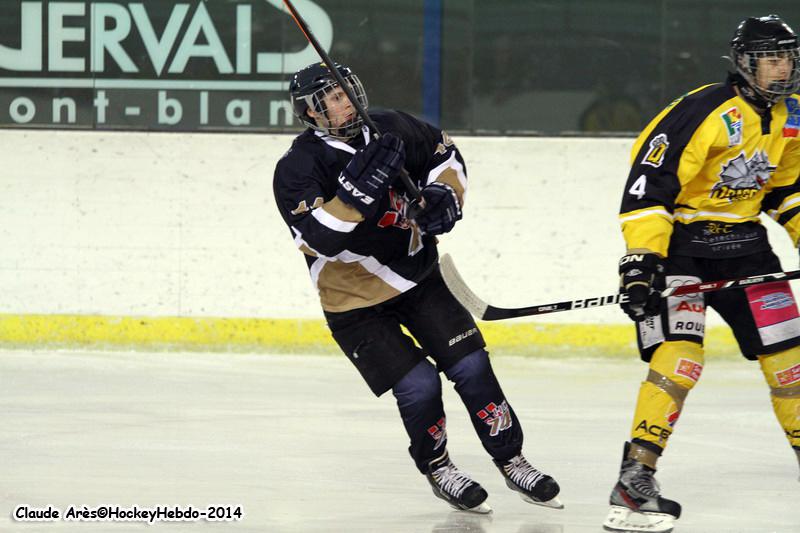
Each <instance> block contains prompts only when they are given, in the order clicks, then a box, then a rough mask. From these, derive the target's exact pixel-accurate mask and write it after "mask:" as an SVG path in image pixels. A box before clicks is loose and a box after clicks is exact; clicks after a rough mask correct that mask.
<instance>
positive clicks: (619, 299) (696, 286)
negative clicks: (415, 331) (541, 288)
mask: <svg viewBox="0 0 800 533" xmlns="http://www.w3.org/2000/svg"><path fill="white" fill-rule="evenodd" d="M439 270H440V271H441V273H442V278H444V281H445V283H446V284H447V287H448V288H449V289H450V292H451V293H453V296H455V297H456V299H457V300H458V301H459V302H461V305H463V306H464V307H465V308H466V309H467V310H468V311H469V312H470V313H472V314H473V315H475V316H476V317H478V318H480V319H482V320H506V319H509V318H517V317H522V316H535V315H545V314H549V313H557V312H560V311H571V310H573V309H589V308H591V307H600V306H604V305H612V304H620V303H625V302H627V301H628V297H627V295H625V294H611V295H608V296H596V297H592V298H582V299H578V300H568V301H564V302H555V303H549V304H540V305H531V306H528V307H510V308H508V307H496V306H493V305H491V304H488V303H486V302H485V301H484V300H482V299H481V298H480V297H478V296H477V295H476V294H475V293H474V292H472V289H470V288H469V286H467V284H466V282H465V281H464V280H463V278H462V277H461V275H460V274H459V273H458V270H457V269H456V266H455V263H453V259H452V258H451V257H450V256H449V255H448V254H444V255H443V256H442V258H441V261H440V264H439ZM792 279H800V270H791V271H787V272H774V273H772V274H762V275H759V276H748V277H743V278H734V279H727V280H720V281H709V282H701V283H692V284H689V285H682V286H680V287H669V288H666V289H664V290H663V291H661V296H663V297H665V298H666V297H669V296H683V295H686V294H700V293H706V292H715V291H724V290H731V289H742V288H744V287H750V286H752V285H762V284H764V283H775V282H779V281H789V280H792Z"/></svg>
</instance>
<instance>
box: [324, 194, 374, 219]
mask: <svg viewBox="0 0 800 533" xmlns="http://www.w3.org/2000/svg"><path fill="white" fill-rule="evenodd" d="M322 209H324V210H325V211H326V212H327V213H328V214H330V215H331V216H333V217H336V218H338V219H339V220H342V221H344V222H361V221H362V220H364V215H362V214H361V213H360V212H359V211H358V210H357V209H356V208H355V207H351V206H349V205H347V204H346V203H344V202H343V201H342V200H341V199H339V197H338V196H334V197H333V198H332V199H331V200H330V201H328V202H326V203H325V204H324V205H323V206H322Z"/></svg>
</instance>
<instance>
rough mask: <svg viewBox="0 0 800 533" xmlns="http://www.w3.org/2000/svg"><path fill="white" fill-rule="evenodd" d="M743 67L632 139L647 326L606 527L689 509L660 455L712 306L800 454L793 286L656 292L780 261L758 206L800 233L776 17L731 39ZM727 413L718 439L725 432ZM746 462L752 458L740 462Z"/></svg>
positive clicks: (798, 342) (629, 215) (796, 118)
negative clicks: (674, 496)
mask: <svg viewBox="0 0 800 533" xmlns="http://www.w3.org/2000/svg"><path fill="white" fill-rule="evenodd" d="M730 59H731V62H732V66H733V69H732V70H733V72H732V73H731V74H730V75H729V76H728V79H727V80H726V81H725V82H724V83H716V84H712V85H706V86H703V87H700V88H698V89H696V90H694V91H691V92H689V93H688V94H686V95H684V96H682V97H680V98H678V99H677V100H675V101H674V102H672V103H671V104H670V105H669V106H667V108H666V109H664V110H663V111H662V112H661V113H660V114H659V115H658V116H656V117H655V118H654V119H653V120H652V121H651V122H650V124H648V125H647V127H646V128H645V129H644V131H643V132H642V133H641V135H640V136H639V138H638V139H637V140H636V142H635V144H634V147H633V151H632V154H631V171H630V174H629V176H628V181H627V184H626V185H625V191H624V193H623V197H622V207H621V210H620V222H621V224H622V232H623V235H624V238H625V243H626V245H627V253H626V255H625V256H624V257H623V258H622V259H621V260H620V264H619V273H620V287H621V288H620V290H621V291H622V292H624V293H627V294H628V296H629V299H630V300H629V303H627V304H624V305H623V309H624V310H625V312H626V313H627V314H628V315H629V316H630V317H631V318H632V319H633V320H634V321H636V324H637V334H638V344H639V349H640V353H641V356H642V359H643V360H644V361H646V362H649V372H648V374H647V377H646V379H645V381H644V382H643V383H642V385H641V388H640V391H639V398H638V402H637V405H636V410H635V413H634V419H633V424H632V427H631V440H630V442H626V443H625V447H624V454H623V458H622V466H621V469H620V475H619V481H618V482H617V484H616V486H615V487H614V489H613V491H612V493H611V506H612V507H611V511H610V513H609V515H608V518H607V520H606V522H605V524H604V526H605V528H606V529H609V530H614V531H653V532H663V531H670V530H671V529H672V527H673V524H674V521H675V520H676V519H677V518H678V517H679V516H680V513H681V506H680V505H679V504H678V503H677V502H674V501H672V500H668V499H666V498H663V497H662V496H661V494H660V490H659V487H658V484H657V483H656V481H655V479H654V477H653V476H654V474H655V471H656V461H657V460H658V458H659V457H660V456H661V454H662V452H663V451H664V449H665V447H666V445H667V441H668V440H669V439H670V437H671V435H672V433H673V431H674V430H675V425H676V423H677V422H678V419H679V416H680V415H681V412H682V410H683V406H684V402H685V400H686V397H687V395H688V393H689V391H690V390H691V389H692V388H693V387H694V386H695V385H696V384H697V381H698V379H699V378H700V374H701V372H702V370H703V365H704V356H703V333H704V329H705V313H706V308H707V307H711V308H713V309H715V310H716V311H717V312H718V313H719V314H720V315H721V316H722V318H723V319H724V320H725V321H726V322H727V324H728V325H729V326H730V328H731V330H732V331H733V334H734V336H735V337H736V340H737V342H738V344H739V348H740V350H741V352H742V354H743V355H744V357H746V358H747V359H749V360H753V361H758V363H759V365H760V367H761V370H762V372H763V374H764V376H765V378H766V381H767V383H768V385H769V388H770V395H771V398H772V405H773V408H774V411H775V414H776V416H777V418H778V422H779V423H780V425H781V427H782V428H783V430H784V432H785V433H786V436H787V438H788V440H789V444H790V445H791V446H792V447H793V448H794V452H795V453H796V454H797V457H798V460H800V416H799V415H800V315H798V309H797V304H796V302H795V298H794V295H793V294H792V289H791V287H790V286H789V284H788V282H778V283H771V284H763V285H754V286H751V287H748V288H746V289H742V290H731V291H721V292H711V293H705V295H704V294H694V295H688V296H684V297H670V298H667V300H666V301H662V299H661V297H660V294H659V288H663V287H665V286H676V285H682V284H687V283H700V282H702V281H716V280H721V279H729V278H738V277H743V276H751V275H758V274H766V273H770V272H778V271H781V270H782V269H781V265H780V263H779V261H778V258H777V256H776V255H775V254H774V253H773V252H772V249H771V247H770V244H769V242H768V241H767V233H766V229H765V228H764V227H763V226H762V225H761V223H760V220H759V214H760V212H761V211H764V212H765V213H767V214H769V215H770V216H771V217H772V218H773V219H775V220H776V221H777V222H778V223H779V224H781V225H783V226H784V228H785V229H786V230H787V232H788V233H789V236H790V237H791V239H792V240H793V242H794V243H795V246H796V245H797V244H798V240H799V239H800V182H798V175H799V174H800V97H798V95H797V94H795V93H796V92H797V90H798V88H799V87H800V64H799V63H798V62H799V61H800V50H798V40H797V36H796V35H795V33H794V31H792V29H791V28H790V27H789V26H788V25H787V24H786V23H785V22H783V21H782V20H781V19H780V18H779V17H777V16H776V15H769V16H765V17H760V18H755V17H751V18H748V19H746V20H744V21H743V22H742V23H741V24H740V25H739V27H738V29H737V30H736V32H735V34H734V37H733V40H732V41H731V56H730ZM735 416H736V415H735V413H722V418H720V421H719V423H718V424H715V425H714V426H713V427H711V430H712V431H717V432H718V434H719V435H718V438H719V440H720V442H725V441H726V440H727V435H726V433H725V428H726V424H725V423H724V421H725V420H726V418H727V419H732V418H734V417H735ZM742 459H743V461H746V459H747V458H746V457H743V458H742Z"/></svg>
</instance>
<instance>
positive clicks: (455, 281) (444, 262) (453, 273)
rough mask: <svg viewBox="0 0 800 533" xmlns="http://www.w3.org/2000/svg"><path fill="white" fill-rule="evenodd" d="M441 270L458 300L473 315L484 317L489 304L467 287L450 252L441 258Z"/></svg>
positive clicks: (446, 282) (448, 286)
mask: <svg viewBox="0 0 800 533" xmlns="http://www.w3.org/2000/svg"><path fill="white" fill-rule="evenodd" d="M439 271H440V272H441V273H442V278H443V279H444V282H445V284H446V285H447V288H448V289H450V292H451V293H452V294H453V296H455V298H456V300H458V301H459V302H460V303H461V305H463V306H464V307H465V308H466V309H467V311H469V312H470V313H471V314H472V315H473V316H475V317H477V318H480V319H483V318H484V316H485V315H486V310H487V309H488V308H489V304H487V303H486V302H484V301H483V300H481V299H480V298H478V295H477V294H475V293H474V292H472V290H470V288H469V287H467V284H466V283H465V282H464V279H463V278H462V277H461V274H459V273H458V270H457V269H456V265H455V263H454V262H453V258H452V257H450V254H444V255H442V257H441V258H440V259H439Z"/></svg>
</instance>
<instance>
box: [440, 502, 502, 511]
mask: <svg viewBox="0 0 800 533" xmlns="http://www.w3.org/2000/svg"><path fill="white" fill-rule="evenodd" d="M450 507H452V508H453V509H455V510H456V511H464V512H467V513H475V514H490V513H491V512H492V508H491V507H489V504H488V503H486V502H485V501H484V502H481V503H479V504H478V505H476V506H475V507H471V508H469V509H463V508H461V507H459V506H457V505H452V504H451V505H450Z"/></svg>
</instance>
